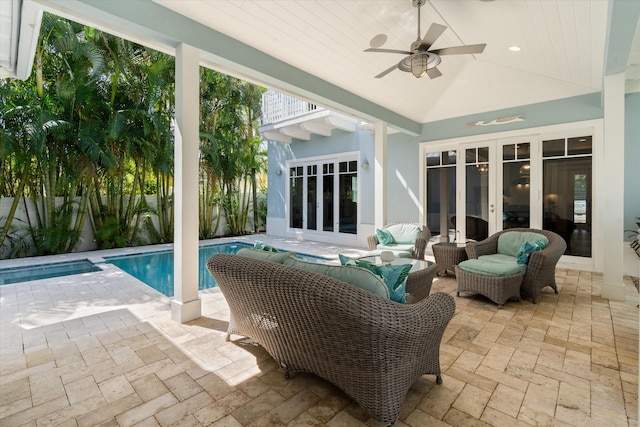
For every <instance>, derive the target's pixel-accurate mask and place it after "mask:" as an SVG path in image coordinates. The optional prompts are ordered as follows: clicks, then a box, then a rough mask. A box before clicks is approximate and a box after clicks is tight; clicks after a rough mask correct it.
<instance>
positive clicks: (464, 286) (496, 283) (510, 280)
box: [455, 266, 524, 308]
mask: <svg viewBox="0 0 640 427" xmlns="http://www.w3.org/2000/svg"><path fill="white" fill-rule="evenodd" d="M455 269H456V278H457V281H458V292H457V296H460V292H467V291H468V292H474V293H476V294H480V295H484V296H485V297H487V298H489V299H490V300H491V301H493V302H495V303H497V304H498V308H502V305H503V304H504V303H505V302H507V301H508V300H509V299H510V298H515V299H516V300H517V301H520V284H521V283H522V278H523V277H524V273H518V274H511V275H509V276H484V275H481V274H477V273H471V272H469V271H465V270H463V269H461V268H460V267H458V266H456V267H455Z"/></svg>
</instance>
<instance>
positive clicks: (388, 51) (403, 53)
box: [364, 47, 413, 55]
mask: <svg viewBox="0 0 640 427" xmlns="http://www.w3.org/2000/svg"><path fill="white" fill-rule="evenodd" d="M364 51H365V52H383V53H400V54H402V55H411V54H412V53H413V52H408V51H406V50H397V49H377V48H373V47H370V48H369V49H365V50H364Z"/></svg>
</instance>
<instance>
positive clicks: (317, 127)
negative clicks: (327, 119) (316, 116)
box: [300, 121, 331, 136]
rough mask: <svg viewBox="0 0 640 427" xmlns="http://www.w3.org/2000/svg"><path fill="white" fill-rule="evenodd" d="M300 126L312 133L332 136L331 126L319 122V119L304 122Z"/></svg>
mask: <svg viewBox="0 0 640 427" xmlns="http://www.w3.org/2000/svg"><path fill="white" fill-rule="evenodd" d="M300 126H301V127H302V128H303V129H304V130H306V131H309V132H311V133H315V134H317V135H322V136H331V127H329V126H327V125H326V124H325V123H324V122H322V123H318V122H317V121H310V122H302V123H301V124H300Z"/></svg>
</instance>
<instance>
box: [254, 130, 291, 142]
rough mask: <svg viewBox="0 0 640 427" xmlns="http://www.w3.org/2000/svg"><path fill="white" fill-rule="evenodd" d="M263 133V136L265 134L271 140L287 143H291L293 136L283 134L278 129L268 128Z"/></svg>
mask: <svg viewBox="0 0 640 427" xmlns="http://www.w3.org/2000/svg"><path fill="white" fill-rule="evenodd" d="M261 133H262V136H264V137H265V138H267V139H269V140H271V141H278V142H284V143H286V144H291V137H290V136H287V135H285V134H283V133H282V132H280V131H278V130H267V131H262V132H261Z"/></svg>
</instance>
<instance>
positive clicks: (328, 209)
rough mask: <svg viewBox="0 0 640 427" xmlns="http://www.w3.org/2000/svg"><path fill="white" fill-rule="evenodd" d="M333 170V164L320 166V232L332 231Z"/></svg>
mask: <svg viewBox="0 0 640 427" xmlns="http://www.w3.org/2000/svg"><path fill="white" fill-rule="evenodd" d="M334 170H335V166H334V164H333V163H324V164H323V165H322V231H333V230H334V225H333V224H334V212H333V210H334V206H335V205H334V203H333V194H334V190H333V185H334V178H333V174H334Z"/></svg>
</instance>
